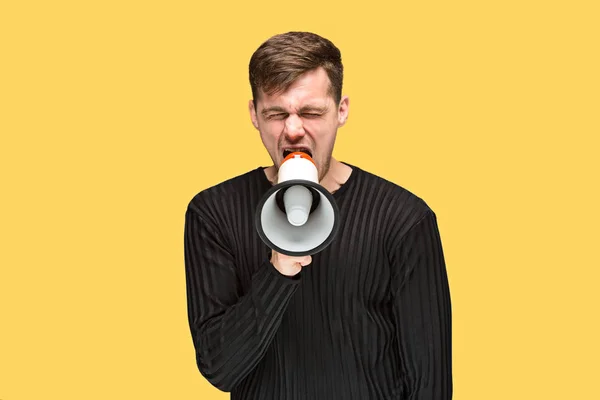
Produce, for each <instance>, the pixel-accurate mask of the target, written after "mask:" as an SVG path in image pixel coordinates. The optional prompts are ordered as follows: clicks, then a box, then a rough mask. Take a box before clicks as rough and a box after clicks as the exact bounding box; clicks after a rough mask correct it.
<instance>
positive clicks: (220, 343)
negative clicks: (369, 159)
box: [184, 163, 453, 400]
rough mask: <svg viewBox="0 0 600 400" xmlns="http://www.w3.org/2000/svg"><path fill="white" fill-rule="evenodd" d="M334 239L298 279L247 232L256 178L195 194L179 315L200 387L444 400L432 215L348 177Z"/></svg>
mask: <svg viewBox="0 0 600 400" xmlns="http://www.w3.org/2000/svg"><path fill="white" fill-rule="evenodd" d="M345 164H346V165H348V166H350V167H351V168H352V170H353V171H352V174H351V175H350V178H349V179H348V181H347V182H346V183H345V184H344V185H342V186H341V188H340V189H339V190H338V191H336V192H335V193H334V194H333V196H334V198H335V200H336V202H337V204H338V207H339V210H340V218H341V223H340V228H339V231H338V234H337V237H336V238H335V240H334V241H333V242H332V243H331V244H330V245H329V246H328V247H327V248H325V249H324V250H322V251H321V252H320V253H317V254H314V255H313V256H312V263H311V264H310V265H308V266H306V267H304V268H303V269H302V271H301V272H300V273H299V274H298V275H296V276H294V277H288V276H285V275H282V274H281V273H279V272H278V271H277V270H276V269H275V267H273V265H272V264H271V263H270V261H269V260H270V249H269V248H268V247H267V246H266V245H265V244H264V243H263V242H262V241H261V239H260V237H259V236H258V233H257V232H256V229H255V226H254V214H255V211H256V207H257V205H258V203H259V201H260V199H261V197H262V195H263V194H264V193H266V192H267V191H268V190H269V188H270V187H271V183H270V182H269V181H268V179H267V177H266V176H265V174H264V172H263V167H259V168H257V169H255V170H253V171H250V172H247V173H245V174H243V175H240V176H238V177H235V178H232V179H230V180H227V181H225V182H223V183H221V184H219V185H216V186H213V187H211V188H209V189H206V190H203V191H202V192H200V193H198V194H197V195H196V196H195V197H194V198H193V199H192V200H191V202H190V203H189V206H188V208H187V212H186V215H185V217H186V219H185V234H184V239H185V247H184V248H185V272H186V286H187V302H188V317H189V324H190V329H191V334H192V339H193V344H194V347H195V350H196V361H197V365H198V368H199V370H200V372H201V373H202V375H203V376H204V377H205V378H206V379H207V380H208V381H209V382H210V383H211V384H212V385H214V386H215V387H217V388H219V389H220V390H222V391H227V392H231V398H232V399H234V400H235V399H244V400H247V399H261V400H263V399H264V400H267V399H277V400H292V399H294V400H295V399H298V400H300V399H306V400H320V399H324V400H325V399H326V400H333V399H343V400H351V399H356V400H370V399H373V400H375V399H377V400H382V399H411V400H416V399H436V400H441V399H450V398H451V397H452V386H453V385H452V361H451V309H450V292H449V288H448V278H447V275H446V267H445V261H444V255H443V251H442V245H441V240H440V234H439V231H438V227H437V221H436V216H435V213H434V212H433V211H432V210H431V209H430V208H429V207H428V205H427V204H426V203H425V202H424V201H423V200H422V199H420V198H419V197H417V196H415V195H414V194H412V193H411V192H409V191H408V190H406V189H404V188H402V187H400V186H398V185H395V184H393V183H391V182H388V181H386V180H384V179H382V178H380V177H377V176H376V175H373V174H371V173H368V172H367V171H364V170H362V169H360V168H358V167H356V166H353V165H350V164H348V163H345Z"/></svg>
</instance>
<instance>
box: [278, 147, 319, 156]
mask: <svg viewBox="0 0 600 400" xmlns="http://www.w3.org/2000/svg"><path fill="white" fill-rule="evenodd" d="M297 151H300V152H302V153H306V154H308V156H309V157H310V158H312V153H311V151H310V150H308V149H307V148H304V147H302V148H297V149H285V150H283V158H286V157H287V156H288V155H290V154H292V153H295V152H297Z"/></svg>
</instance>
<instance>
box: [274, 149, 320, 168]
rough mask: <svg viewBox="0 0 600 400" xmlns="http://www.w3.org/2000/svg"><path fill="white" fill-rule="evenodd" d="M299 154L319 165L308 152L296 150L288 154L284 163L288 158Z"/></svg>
mask: <svg viewBox="0 0 600 400" xmlns="http://www.w3.org/2000/svg"><path fill="white" fill-rule="evenodd" d="M297 155H299V156H300V157H302V158H306V159H307V160H308V161H310V162H311V163H313V164H314V166H315V167H316V166H317V164H315V162H314V161H313V159H312V158H311V157H310V156H309V155H308V154H306V153H304V152H302V151H295V152H293V153H290V154H288V155H287V157H286V158H284V159H283V162H282V164H283V163H284V162H286V161H287V160H289V159H290V158H294V156H297Z"/></svg>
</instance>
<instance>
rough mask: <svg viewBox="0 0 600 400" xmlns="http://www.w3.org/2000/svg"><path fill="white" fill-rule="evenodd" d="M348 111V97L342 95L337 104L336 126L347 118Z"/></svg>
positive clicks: (342, 124) (340, 124) (341, 124)
mask: <svg viewBox="0 0 600 400" xmlns="http://www.w3.org/2000/svg"><path fill="white" fill-rule="evenodd" d="M349 112H350V99H349V98H348V96H343V97H342V99H341V100H340V105H339V106H338V127H339V126H344V124H345V123H346V121H347V120H348V113H349Z"/></svg>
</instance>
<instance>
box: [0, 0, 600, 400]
mask: <svg viewBox="0 0 600 400" xmlns="http://www.w3.org/2000/svg"><path fill="white" fill-rule="evenodd" d="M597 4H598V3H597V2H594V1H589V2H584V1H566V0H565V1H535V2H533V1H493V2H483V1H464V0H460V1H455V2H442V1H433V2H431V1H430V2H389V3H382V2H377V1H370V2H367V3H362V4H361V3H356V4H350V3H349V2H320V1H319V2H313V1H306V2H300V3H289V2H274V1H270V2H247V3H239V4H238V3H222V4H217V2H209V3H206V2H205V3H202V2H193V1H187V2H182V1H169V2H167V1H164V2H157V1H153V2H142V1H135V2H133V1H102V2H100V1H93V2H78V1H70V2H67V1H55V2H41V1H19V2H17V1H13V2H10V1H6V2H3V3H2V5H0V60H1V62H0V70H1V73H0V133H1V141H0V167H1V169H0V171H1V172H0V177H1V180H0V182H1V188H0V190H1V197H0V217H1V220H0V235H1V236H0V248H1V250H0V274H1V275H0V399H2V400H37V399H52V400H54V399H56V400H71V399H72V400H76V399H77V400H79V399H90V400H95V399H103V400H104V399H161V400H162V399H207V400H211V399H227V398H229V395H228V394H224V393H221V392H219V391H218V390H217V389H215V388H213V387H211V386H210V384H209V383H208V382H207V381H206V380H205V379H204V378H203V377H202V376H201V375H200V373H199V372H198V370H197V368H196V365H195V358H194V352H193V346H192V341H191V336H190V333H189V327H188V325H187V323H188V322H187V309H186V293H185V276H184V264H183V223H184V213H185V208H186V206H187V203H188V202H189V200H190V199H191V198H192V197H193V195H195V194H196V193H197V192H199V191H200V190H202V189H204V188H207V187H209V186H211V185H214V184H216V183H219V182H221V181H223V180H225V179H228V178H230V177H232V176H235V175H239V174H241V173H244V172H246V171H248V170H250V169H253V168H256V167H257V166H259V165H262V166H267V165H270V164H269V163H270V158H269V157H268V154H267V152H266V151H265V150H264V148H263V147H262V143H261V142H260V139H259V136H258V133H257V132H256V131H255V130H254V128H253V127H252V125H251V124H250V119H249V116H248V115H247V101H248V99H249V98H250V95H251V93H250V87H249V84H248V78H247V66H248V61H249V58H250V56H251V54H252V52H253V51H254V50H255V49H256V48H257V47H258V46H259V45H260V44H261V43H262V42H263V41H264V40H266V39H267V38H268V37H270V36H272V35H274V34H277V33H281V32H286V31H290V30H307V31H313V32H316V33H319V34H321V35H323V36H325V37H328V38H329V39H331V40H332V41H333V42H334V43H336V45H337V46H338V47H339V48H340V49H341V51H342V56H343V61H344V64H345V68H346V73H345V85H344V94H346V95H348V96H350V118H349V120H348V124H347V125H346V126H345V127H343V128H341V129H340V131H339V132H338V139H337V144H336V148H335V151H334V156H335V157H337V158H338V159H339V160H342V161H348V162H350V163H353V164H355V165H358V166H360V167H361V168H363V169H366V170H368V171H370V172H373V173H375V174H378V175H380V176H382V177H385V178H386V179H389V180H391V181H393V182H395V183H397V184H399V185H401V186H403V187H405V188H407V189H408V190H410V191H412V192H413V193H415V194H417V195H418V196H420V197H421V198H423V199H424V200H425V201H427V202H428V204H429V205H430V206H431V207H432V208H433V209H434V211H435V212H436V214H437V216H438V223H439V227H440V233H441V236H442V242H443V246H444V251H445V256H446V263H447V269H448V274H449V280H450V286H451V295H452V302H453V304H452V305H453V365H454V393H455V395H454V398H455V399H457V400H481V399H502V400H504V399H599V398H600V389H599V386H598V385H597V378H598V374H599V372H600V369H599V367H598V365H599V364H598V360H599V358H600V346H599V344H598V338H599V337H600V328H599V327H598V319H599V315H598V314H599V311H598V308H599V306H600V301H599V295H598V289H597V286H598V283H599V282H598V281H599V279H598V278H599V277H600V273H599V272H598V268H599V267H600V263H599V257H598V247H599V245H598V241H599V237H600V234H599V231H598V227H599V223H600V218H599V212H598V204H600V197H599V195H598V182H599V181H600V179H599V176H598V175H599V172H600V168H599V165H598V152H599V146H598V145H599V140H598V135H599V134H600V123H599V117H600V95H599V93H600V80H599V71H600V62H599V58H598V57H599V53H598V50H599V48H600V40H599V38H600V29H599V24H598V20H599V17H600V14H599V8H598V6H597Z"/></svg>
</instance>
